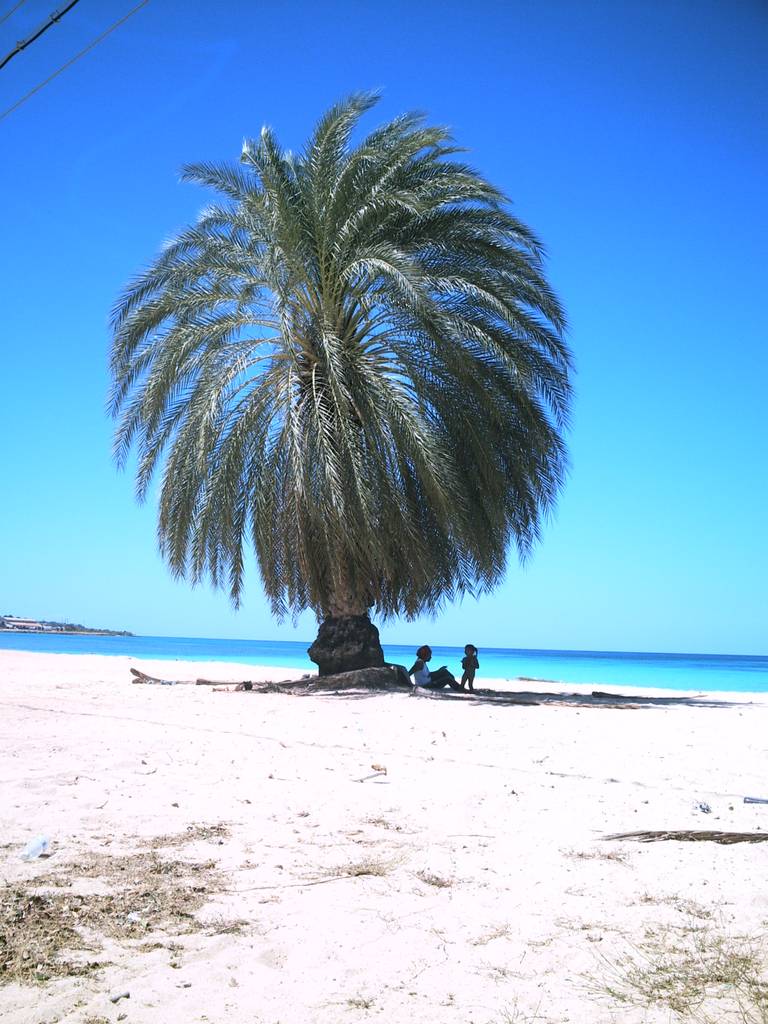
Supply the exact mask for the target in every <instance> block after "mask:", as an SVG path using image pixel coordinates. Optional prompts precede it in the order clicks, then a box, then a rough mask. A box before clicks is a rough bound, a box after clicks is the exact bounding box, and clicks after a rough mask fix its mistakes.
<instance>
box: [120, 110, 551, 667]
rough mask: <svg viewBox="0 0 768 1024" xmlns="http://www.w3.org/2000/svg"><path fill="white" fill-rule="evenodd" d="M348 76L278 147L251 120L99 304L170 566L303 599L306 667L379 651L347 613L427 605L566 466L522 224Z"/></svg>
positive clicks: (483, 572)
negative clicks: (307, 130) (135, 270)
mask: <svg viewBox="0 0 768 1024" xmlns="http://www.w3.org/2000/svg"><path fill="white" fill-rule="evenodd" d="M375 102H376V97H375V96H374V95H371V94H361V95H354V96H352V97H350V98H349V99H347V100H345V101H343V102H341V103H339V104H338V105H336V106H334V107H333V108H332V109H331V110H330V111H328V113H327V114H326V115H325V116H324V117H323V118H322V119H321V120H320V122H319V124H318V125H317V128H316V129H315V131H314V133H313V135H312V137H311V138H310V140H309V142H308V144H307V146H306V148H305V149H304V151H303V152H302V153H301V154H298V155H297V154H294V153H291V152H289V151H287V150H284V149H281V148H280V146H279V145H278V143H277V141H276V138H275V136H274V134H273V132H272V131H271V130H270V129H269V128H264V129H263V130H262V132H261V137H260V138H259V140H258V141H252V142H251V141H249V142H246V143H245V144H244V146H243V151H242V158H241V165H242V166H241V167H237V166H233V165H229V164H225V165H219V164H210V163H199V164H194V165H191V166H188V167H186V168H185V169H184V171H183V178H184V180H187V181H193V182H196V183H198V184H202V185H205V186H208V187H210V188H213V189H215V190H216V191H217V192H218V194H219V201H218V202H217V203H215V204H214V205H212V206H210V207H208V208H207V209H206V210H204V212H203V213H202V214H201V215H200V217H199V219H198V220H197V222H196V223H195V224H193V225H192V226H191V227H189V228H187V229H186V230H184V231H182V232H181V233H180V234H179V235H177V236H176V237H175V238H174V239H173V240H172V241H171V242H170V243H168V244H167V245H166V246H165V247H164V248H163V249H162V251H161V252H160V255H159V256H158V257H157V258H156V259H155V260H154V262H153V263H152V264H151V265H150V266H149V268H148V269H147V270H145V271H144V272H143V273H141V274H140V275H139V276H138V277H137V278H135V279H134V280H133V281H132V282H131V283H130V284H129V286H128V287H127V288H126V290H125V292H124V294H123V295H122V297H121V298H120V300H119V302H118V303H117V305H116V308H115V310H114V315H113V347H112V356H111V371H112V380H113V388H112V394H111V409H112V413H113V415H114V416H115V417H117V418H118V421H119V422H118V426H117V430H116V436H115V454H116V459H117V462H118V464H119V465H124V464H125V463H126V460H127V458H128V456H129V454H130V452H131V451H132V450H135V451H136V453H137V456H138V461H137V470H136V481H137V494H138V497H139V499H140V500H141V499H143V498H144V497H145V496H146V494H147V490H148V487H149V485H150V482H151V481H152V479H153V477H154V474H155V471H156V470H157V469H158V467H162V485H161V488H160V495H159V518H158V535H159V543H160V549H161V552H162V554H163V556H164V557H165V559H166V561H167V563H168V564H169V566H170V568H171V570H172V572H173V573H174V574H175V575H177V576H183V577H186V578H189V579H191V580H192V581H193V582H195V583H196V582H199V581H200V580H201V579H202V578H204V577H206V576H207V577H208V578H209V579H210V580H211V581H212V582H213V584H214V585H216V586H225V587H227V588H228V590H229V594H230V596H231V599H232V601H233V602H234V604H235V605H237V603H238V601H239V598H240V596H241V592H242V587H243V573H244V565H245V553H246V549H247V547H248V545H249V543H250V544H252V546H253V549H254V551H255V553H256V557H257V559H258V565H259V569H260V573H261V579H262V582H263V586H264V589H265V592H266V594H267V596H268V598H269V601H270V604H271V608H272V610H273V613H274V614H275V615H276V616H278V618H279V617H282V616H284V615H285V614H292V615H294V616H295V615H297V614H298V613H299V612H301V611H302V610H304V609H307V608H310V609H312V610H313V611H314V612H315V613H316V615H317V617H318V620H319V622H320V623H321V632H320V642H319V643H316V644H315V645H313V648H310V652H311V654H312V656H313V658H314V660H316V661H318V662H319V666H320V671H321V673H322V672H328V671H333V670H339V669H341V668H351V667H362V666H364V665H370V664H381V663H382V661H383V656H382V654H381V647H380V645H379V642H378V632H377V631H376V629H375V627H373V625H372V624H371V623H370V620H369V618H368V615H369V611H370V610H374V611H375V613H376V614H377V615H378V616H380V617H383V618H386V617H389V616H395V615H404V616H406V617H414V616H416V615H418V614H419V613H421V612H424V611H430V612H434V611H436V610H437V609H438V608H439V607H440V606H441V604H442V603H443V602H444V601H446V600H451V599H453V598H456V597H458V596H461V595H462V594H464V593H467V592H470V593H480V592H485V591H488V590H489V589H491V588H492V587H493V586H494V585H495V584H496V583H498V582H499V580H500V579H501V577H502V576H503V574H504V571H505V567H506V562H507V553H508V550H509V548H510V546H511V545H514V546H515V547H516V549H517V552H518V554H519V556H520V557H521V558H523V559H524V558H525V557H526V556H527V555H528V553H529V552H530V550H531V548H532V545H533V544H534V542H535V541H536V540H537V538H538V537H539V533H540V528H541V524H542V521H543V519H544V517H545V516H546V515H547V514H548V513H549V512H550V511H551V510H552V508H553V505H554V502H555V499H556V497H557V494H558V492H559V489H560V487H561V485H562V482H563V479H564V474H565V469H566V461H567V460H566V452H565V446H564V441H563V432H564V429H565V427H566V425H567V418H568V407H569V400H570V393H571V392H570V384H569V372H570V355H569V352H568V348H567V346H566V344H565V342H564V340H563V331H564V326H565V318H564V314H563V311H562V308H561V306H560V304H559V302H558V300H557V298H556V297H555V295H554V293H553V291H552V289H551V288H550V286H549V285H548V283H547V281H546V279H545V276H544V270H543V250H542V246H541V243H540V242H539V241H538V239H537V238H536V237H535V236H534V234H533V233H532V232H531V231H530V230H529V229H528V228H527V227H526V226H525V225H523V224H522V223H521V222H520V221H519V220H517V219H516V218H515V217H513V216H512V215H511V214H510V213H509V212H508V209H507V201H506V199H505V197H504V196H503V195H502V193H500V192H499V191H498V190H497V189H496V188H494V187H493V186H492V185H491V184H489V183H488V182H487V181H485V180H484V178H483V177H482V176H481V175H480V174H478V173H477V172H476V171H474V170H473V169H472V168H470V167H469V166H467V165H466V164H465V163H463V162H461V160H460V159H459V158H458V154H459V153H460V152H461V150H459V149H457V148H456V147H455V146H454V145H453V144H452V142H451V139H450V136H449V134H448V132H447V131H446V130H445V129H444V128H441V127H430V126H429V125H427V124H425V122H424V120H423V118H422V117H420V116H418V115H413V114H408V115H404V116H401V117H397V118H395V119H394V120H392V121H390V122H389V123H387V124H384V125H383V126H382V127H380V128H378V129H376V130H375V131H373V132H372V133H371V134H369V135H368V136H367V137H365V138H363V140H362V141H361V142H359V144H357V145H355V144H353V142H352V140H351V135H352V133H353V131H354V129H355V128H356V127H357V125H358V122H359V120H360V118H361V116H362V115H363V114H364V113H365V112H367V111H368V110H369V109H370V108H371V107H372V106H373V105H374V103H375Z"/></svg>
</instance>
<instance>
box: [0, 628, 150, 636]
mask: <svg viewBox="0 0 768 1024" xmlns="http://www.w3.org/2000/svg"><path fill="white" fill-rule="evenodd" d="M0 633H12V634H14V635H21V636H136V634H135V633H129V632H128V631H127V630H124V629H15V628H14V629H8V628H7V627H6V626H0Z"/></svg>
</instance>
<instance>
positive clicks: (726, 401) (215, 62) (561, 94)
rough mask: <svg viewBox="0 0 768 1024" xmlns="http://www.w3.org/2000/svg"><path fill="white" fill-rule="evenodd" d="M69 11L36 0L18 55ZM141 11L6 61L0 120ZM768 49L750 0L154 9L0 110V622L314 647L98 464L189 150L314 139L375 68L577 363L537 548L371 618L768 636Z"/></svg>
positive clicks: (308, 631) (726, 643)
mask: <svg viewBox="0 0 768 1024" xmlns="http://www.w3.org/2000/svg"><path fill="white" fill-rule="evenodd" d="M11 6H12V5H11V4H10V2H7V3H6V4H5V5H3V8H2V10H0V16H1V15H2V14H3V13H5V11H6V10H7V9H9V8H10V7H11ZM55 6H57V5H55V4H52V2H51V0H46V2H45V3H41V2H38V0H28V2H27V3H26V4H25V5H24V6H23V7H22V8H21V9H20V10H19V11H18V12H17V13H16V14H14V15H13V17H12V18H9V19H8V20H7V21H6V22H4V23H3V24H2V25H0V49H1V50H2V53H3V54H4V53H5V52H7V51H8V50H10V49H11V48H12V47H13V45H14V44H15V42H16V41H17V40H18V39H20V38H22V37H23V36H25V35H27V34H28V33H29V32H30V31H31V30H32V29H33V28H35V27H36V26H37V24H38V23H39V22H40V21H42V20H43V19H44V18H45V16H46V15H47V14H48V13H49V12H50V10H51V9H53V7H55ZM132 6H133V3H132V0H98V2H95V0H81V3H80V4H78V6H77V7H75V8H74V9H73V10H72V11H71V13H69V14H68V15H66V17H65V18H64V19H63V21H62V22H61V23H60V24H58V25H56V26H55V27H53V28H52V29H51V30H50V31H49V32H48V33H47V34H46V35H45V36H44V37H43V38H42V39H40V40H39V41H38V42H37V43H35V44H34V45H33V46H31V47H30V48H29V49H28V50H27V51H25V52H24V53H22V54H21V55H19V56H18V57H16V58H15V59H14V60H13V61H12V62H11V63H10V64H9V65H8V66H7V67H6V68H5V69H4V70H3V71H2V72H0V108H1V109H2V110H4V109H6V108H7V107H9V106H10V105H11V104H12V103H14V102H15V101H16V100H17V99H19V98H20V97H21V96H22V95H24V94H25V93H26V92H27V91H28V90H29V89H31V88H32V87H33V86H34V85H36V84H37V83H38V82H39V81H41V80H42V79H43V78H45V77H47V75H49V74H50V73H51V72H52V71H53V70H54V69H55V68H57V67H58V66H59V65H61V64H63V63H64V62H65V61H66V60H68V59H69V58H70V57H71V56H73V55H74V54H75V53H76V52H77V51H78V50H79V49H81V48H82V47H83V46H85V45H86V44H87V43H88V42H89V41H90V40H91V39H92V38H93V37H94V36H96V35H97V34H98V33H99V32H101V31H102V30H103V29H105V28H107V27H108V26H109V25H110V24H111V23H112V22H113V21H115V20H117V18H119V17H121V16H122V15H123V14H125V13H126V12H127V11H128V10H129V9H130V8H131V7H132ZM767 52H768V7H766V5H765V3H763V2H762V0H753V2H749V0H734V2H733V3H727V4H726V3H723V2H722V0H710V2H707V0H688V2H675V0H642V2H627V3H622V4H614V3H608V2H607V0H603V2H593V3H590V2H589V0H579V2H578V3H576V2H575V0H568V2H556V0H551V2H544V3H541V2H518V0H509V2H506V3H503V4H502V3H498V2H497V3H483V2H479V3H473V4H471V5H470V4H468V3H452V2H440V3H438V2H431V0H430V2H422V3H418V4H411V3H399V2H392V3H388V4H386V5H384V4H373V3H365V2H363V3H349V4H347V3H333V2H326V3H325V4H317V3H313V4H305V3H298V2H295V3H287V4H277V3H273V4H269V3H267V4H262V5H254V4H250V3H245V2H235V0H221V2H220V3H218V4H216V5H211V4H205V5H203V4H188V3H186V2H181V0H165V2H163V0H150V3H149V4H148V5H147V6H146V7H144V8H142V10H140V11H139V12H138V13H137V14H136V15H135V16H134V17H133V18H131V19H130V20H129V21H128V22H127V24H126V25H124V26H123V27H122V28H120V29H119V30H117V31H116V32H115V33H114V34H113V35H111V36H110V37H109V38H108V39H106V40H105V41H104V42H103V43H102V44H100V45H99V46H98V47H97V48H96V49H95V50H94V51H93V52H91V53H89V54H88V55H87V56H86V57H84V58H83V59H82V60H80V61H78V62H77V63H76V64H75V65H74V66H73V67H72V68H70V69H69V70H67V71H66V72H64V74H62V75H61V76H60V77H59V78H57V79H56V80H55V81H54V82H52V83H51V84H50V85H49V86H47V87H46V88H45V89H44V90H42V91H41V92H40V93H39V94H37V95H36V96H34V97H33V98H32V99H30V100H29V101H28V102H27V103H25V104H24V105H23V106H21V107H20V108H19V109H18V110H16V111H15V112H14V113H12V114H11V115H9V116H8V117H7V118H5V119H3V120H0V151H1V152H2V154H3V157H2V160H1V161H0V186H1V187H2V208H3V214H2V228H3V242H4V244H3V246H2V259H3V273H2V283H3V302H2V313H3V315H2V320H1V322H0V354H1V355H2V360H1V361H0V438H2V444H1V445H0V488H1V494H2V501H0V545H1V547H0V613H16V614H20V615H30V616H38V617H42V618H67V619H75V620H77V621H82V622H86V623H88V624H91V625H105V626H111V627H115V628H127V629H131V630H133V631H135V632H140V633H151V634H167V635H184V636H220V637H243V638H254V639H267V638H285V639H294V638H307V639H311V638H312V636H313V635H314V628H315V624H314V620H313V618H312V616H309V615H307V616H305V617H303V618H302V619H301V620H300V621H299V623H298V624H297V626H296V628H295V629H294V628H293V626H292V625H291V624H290V623H286V624H282V625H278V624H277V623H275V622H274V621H273V620H272V619H271V618H270V616H269V613H268V609H267V607H266V604H265V602H264V600H263V598H262V595H261V590H260V585H259V582H258V579H257V576H256V574H255V572H252V573H251V575H250V581H249V585H248V586H247V589H246V595H245V601H244V604H243V607H242V608H241V610H240V611H239V612H237V613H235V612H234V611H233V610H232V609H231V608H230V606H229V604H228V602H227V598H226V596H225V595H224V594H223V593H216V592H213V591H211V590H210V589H208V588H206V587H203V588H199V589H197V590H192V589H191V588H189V587H188V586H187V585H186V584H185V583H183V582H177V581H174V580H172V579H171V578H170V576H169V574H168V572H167V570H166V569H165V567H164V565H163V564H162V563H161V561H160V559H159V557H158V555H157V549H156V542H155V521H154V509H153V507H152V506H151V505H148V506H144V507H138V506H137V505H136V504H135V502H134V500H133V482H132V480H131V478H130V476H128V475H125V474H123V475H120V474H118V473H117V472H116V471H115V469H114V467H113V465H112V462H111V456H110V446H111V431H112V425H111V423H110V422H109V421H108V419H107V417H106V414H105V411H104V410H105V399H106V392H107V387H108V380H107V371H106V365H107V353H108V346H109V334H108V329H107V319H108V313H109V309H110V307H111V305H112V303H113V302H114V300H115V298H116V296H117V295H118V293H119V291H120V289H121V288H122V286H123V285H124V284H125V282H126V281H127V279H128V278H129V277H130V276H131V275H132V274H133V273H134V272H135V271H136V270H138V269H139V268H140V267H141V266H142V265H143V264H144V263H145V262H146V261H148V260H149V259H150V258H151V257H152V255H153V254H154V253H155V251H156V250H157V248H158V247H159V245H160V244H161V243H162V241H163V240H164V239H165V238H167V237H168V236H169V235H170V234H172V233H173V232H174V231H175V230H177V229H178V228H180V227H182V226H183V225H184V224H186V223H188V222H189V221H190V220H192V219H193V218H194V217H195V215H196V214H197V212H198V211H199V210H200V209H201V207H202V206H204V205H205V203H206V199H207V197H206V195H205V193H204V192H202V191H200V190H198V189H195V188H193V187H191V186H188V185H181V184H180V183H179V180H178V170H179V167H180V166H181V165H182V164H183V163H185V162H187V161H192V160H197V159H226V158H231V159H233V160H236V159H237V157H238V155H239V151H240V147H241V143H242V139H243V137H245V136H253V135H256V134H257V133H258V131H259V129H260V127H261V125H262V124H264V123H269V124H271V125H272V126H273V127H274V128H275V129H276V130H277V131H278V134H279V136H280V138H281V139H282V141H283V142H284V144H286V145H288V146H291V147H293V148H298V147H299V146H300V145H301V143H302V141H303V139H304V138H305V136H306V135H307V133H308V131H309V130H310V128H311V126H312V124H313V122H314V121H315V120H316V119H317V117H318V116H319V115H320V113H321V112H322V111H323V110H324V108H325V107H326V106H328V105H329V104H330V103H331V102H333V101H334V100H335V99H337V98H338V97H339V96H342V95H344V94H346V93H348V92H351V91H353V90H358V89H366V88H372V87H378V88H381V89H382V90H383V100H382V102H381V104H380V105H379V107H378V108H377V110H376V111H375V112H374V113H373V115H369V122H368V123H369V125H373V124H374V123H376V122H377V121H378V120H381V119H384V118H386V117H389V116H391V115H394V114H396V113H399V112H401V111H403V110H407V109H414V108H417V109H421V110H424V111H425V112H427V114H428V115H429V118H430V119H431V120H433V121H436V122H440V123H444V124H448V125H450V126H451V127H452V129H453V131H454V134H455V136H456V138H457V140H458V141H459V142H460V143H461V144H463V145H465V146H467V147H469V149H470V150H471V160H472V162H473V163H474V165H475V166H476V167H477V168H479V169H480V170H481V171H482V172H483V173H484V174H485V175H486V176H488V177H489V178H490V179H491V180H492V181H493V182H494V183H496V184H497V185H499V186H500V187H502V188H503V189H504V190H505V191H506V192H507V193H508V194H509V195H510V196H511V197H512V199H513V201H514V204H515V211H516V213H517V214H518V216H520V217H521V218H522V219H523V220H525V221H526V222H527V223H529V224H530V225H531V226H532V227H533V228H534V229H535V230H536V231H537V233H538V234H539V235H540V236H541V237H542V238H543V239H544V241H545V243H546V245H547V247H548V250H549V253H550V263H549V271H550V276H551V279H552V281H553V283H554V285H555V287H556V288H557V290H558V292H559V294H560V296H561V299H562V301H563V303H564V305H565V307H566V309H567V311H568V314H569V320H570V332H569V340H570V344H571V346H572V348H573V351H574V353H575V357H576V363H577V367H578V376H577V378H576V381H575V384H576V391H577V399H576V404H575V414H574V420H573V429H572V432H571V435H570V447H571V453H572V464H573V465H572V472H571V477H570V480H569V482H568V484H567V486H566V489H565V491H564V493H563V496H562V499H561V501H560V504H559V508H558V512H557V515H556V517H555V518H554V519H553V520H552V522H551V523H549V524H548V526H547V529H546V531H545V535H544V539H543V542H542V544H541V545H540V546H539V548H538V549H537V551H536V553H535V555H534V557H533V559H532V560H531V562H530V563H529V564H528V565H527V566H526V567H525V568H520V567H519V566H517V565H516V564H515V563H514V562H511V563H510V569H509V573H508V576H507V579H506V581H505V583H504V585H503V586H501V587H500V588H499V589H498V590H497V591H495V592H494V594H492V595H490V596H487V597H485V598H482V599H481V600H479V601H477V602H476V601H472V600H465V601H464V602H463V603H462V604H457V605H454V606H450V607H448V608H446V609H444V610H443V611H442V612H441V613H440V614H439V615H438V617H437V618H436V619H435V620H434V621H431V620H422V621H419V622H416V623H405V622H392V623H388V624H385V625H384V626H383V629H382V636H383V638H384V639H385V640H389V641H393V642H394V641H402V642H407V643H410V642H413V643H414V644H415V643H417V642H418V643H421V642H424V641H428V642H433V643H457V644H463V643H465V642H467V641H468V640H471V641H472V642H474V643H476V644H477V645H478V646H480V647H483V646H486V647H487V646H491V645H493V646H508V647H544V648H575V649H609V650H636V651H644V650H645V651H699V652H710V651H711V652H729V653H753V654H768V630H767V629H766V622H767V621H768V615H767V614H766V613H767V612H768V600H767V599H766V580H768V542H767V541H766V518H767V517H766V509H768V484H767V483H766V450H767V449H768V428H767V427H766V417H765V412H766V397H765V396H766V377H767V373H766V371H767V370H768V355H767V354H766V326H765V314H764V306H765V279H766V267H767V266H768V251H767V250H768V241H767V240H768V190H767V189H766V186H765V173H766V170H765V169H766V167H768V113H767V108H766V103H765V98H766V96H767V95H768V63H767V62H766V60H765V54H766V53H767ZM0 112H1V111H0Z"/></svg>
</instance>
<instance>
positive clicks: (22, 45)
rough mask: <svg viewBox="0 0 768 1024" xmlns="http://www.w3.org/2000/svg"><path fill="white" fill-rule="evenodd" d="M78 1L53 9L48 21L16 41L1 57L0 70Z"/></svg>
mask: <svg viewBox="0 0 768 1024" xmlns="http://www.w3.org/2000/svg"><path fill="white" fill-rule="evenodd" d="M79 3H80V0H70V3H68V4H67V6H66V7H62V8H61V10H59V11H54V12H53V14H51V15H50V17H49V18H48V21H46V22H45V23H44V24H42V25H41V26H40V28H37V29H35V31H34V32H33V33H32V35H31V36H27V38H26V39H22V40H21V42H20V43H16V45H15V47H14V48H13V49H12V50H11V52H10V53H8V54H6V56H5V57H3V59H2V60H1V61H0V71H2V69H3V68H4V67H5V65H6V64H7V63H8V61H10V60H13V58H14V57H15V56H16V55H17V54H19V53H21V51H22V50H26V48H27V47H28V46H29V45H30V44H31V43H34V41H35V40H36V39H39V38H40V36H41V35H42V34H43V33H44V32H47V31H48V29H49V28H50V27H51V26H52V25H55V24H56V22H57V21H61V19H62V18H63V17H64V15H65V14H66V13H67V11H71V10H72V8H73V7H74V6H75V4H79ZM14 10H15V8H14ZM11 14H13V11H11Z"/></svg>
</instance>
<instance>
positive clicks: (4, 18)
mask: <svg viewBox="0 0 768 1024" xmlns="http://www.w3.org/2000/svg"><path fill="white" fill-rule="evenodd" d="M26 2H27V0H19V2H18V3H17V4H16V6H15V7H12V8H11V9H10V11H8V13H7V14H4V15H3V16H2V18H0V25H2V24H3V22H4V21H8V19H9V18H10V16H11V15H12V14H15V13H16V11H18V9H19V8H20V7H23V6H24V4H25V3H26Z"/></svg>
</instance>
